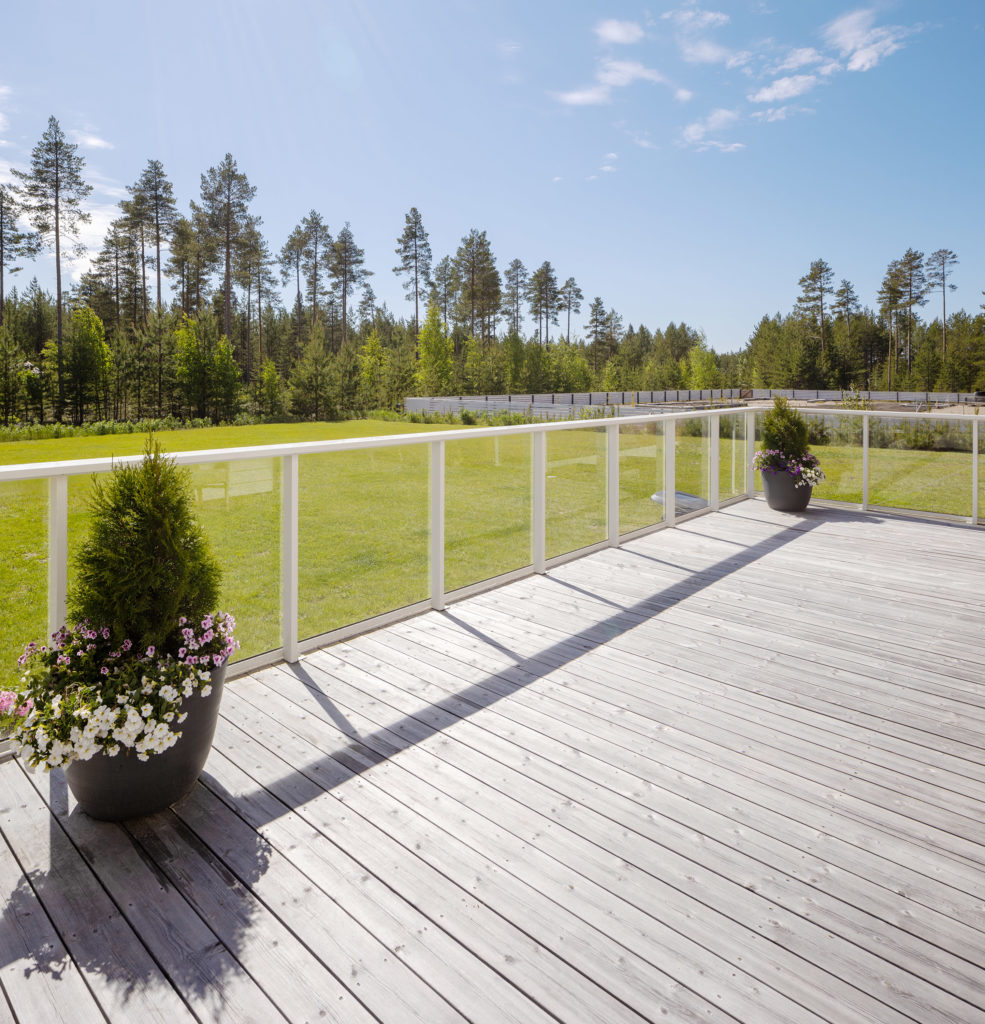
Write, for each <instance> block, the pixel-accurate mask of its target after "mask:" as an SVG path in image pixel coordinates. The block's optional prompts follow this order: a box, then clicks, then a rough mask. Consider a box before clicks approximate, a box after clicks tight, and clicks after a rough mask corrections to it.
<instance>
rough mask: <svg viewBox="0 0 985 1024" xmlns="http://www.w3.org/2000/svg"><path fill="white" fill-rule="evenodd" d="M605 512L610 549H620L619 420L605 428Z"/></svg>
mask: <svg viewBox="0 0 985 1024" xmlns="http://www.w3.org/2000/svg"><path fill="white" fill-rule="evenodd" d="M605 442H606V444H605V478H606V499H605V512H606V523H607V525H608V535H609V547H610V548H617V547H619V420H618V419H614V420H613V421H612V422H611V423H607V424H606V427H605Z"/></svg>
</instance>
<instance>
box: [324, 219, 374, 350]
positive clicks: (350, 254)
mask: <svg viewBox="0 0 985 1024" xmlns="http://www.w3.org/2000/svg"><path fill="white" fill-rule="evenodd" d="M364 262H365V253H364V252H363V250H362V249H360V248H359V246H358V245H356V240H355V239H354V238H353V237H352V229H351V228H350V227H349V222H348V221H346V222H345V227H344V228H343V229H342V230H341V231H340V232H339V235H338V238H336V239H335V243H334V244H333V246H332V261H331V265H330V267H329V273H330V274H331V275H332V280H333V281H335V286H336V289H337V291H338V293H339V295H340V297H341V300H342V345H343V346H344V345H345V342H346V337H347V334H348V328H349V325H348V305H347V303H348V300H349V296H350V295H351V294H352V292H353V289H355V288H356V287H358V286H361V285H362V283H363V281H364V280H365V279H366V278H367V277H370V276H372V273H373V272H372V271H371V270H366V269H364V267H363V263H364Z"/></svg>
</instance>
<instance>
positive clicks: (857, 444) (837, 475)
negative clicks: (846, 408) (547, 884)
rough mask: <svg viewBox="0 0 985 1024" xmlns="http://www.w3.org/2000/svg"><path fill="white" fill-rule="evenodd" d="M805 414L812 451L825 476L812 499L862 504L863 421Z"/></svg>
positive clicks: (831, 414)
mask: <svg viewBox="0 0 985 1024" xmlns="http://www.w3.org/2000/svg"><path fill="white" fill-rule="evenodd" d="M803 411H804V417H805V419H806V420H807V440H808V443H809V445H810V450H811V451H812V452H813V453H814V454H815V455H816V456H817V458H818V461H819V462H820V463H821V470H822V472H823V473H824V480H822V481H821V483H820V484H819V485H818V486H817V487H815V488H814V492H813V496H814V497H815V498H826V499H827V500H829V501H850V502H855V503H861V501H862V429H863V427H862V417H861V416H840V415H838V414H837V413H836V412H823V413H812V412H808V411H807V410H803Z"/></svg>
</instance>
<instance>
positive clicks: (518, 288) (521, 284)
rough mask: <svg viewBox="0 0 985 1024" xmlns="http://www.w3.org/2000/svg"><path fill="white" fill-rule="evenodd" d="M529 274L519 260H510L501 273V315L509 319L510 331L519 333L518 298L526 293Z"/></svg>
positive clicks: (520, 318)
mask: <svg viewBox="0 0 985 1024" xmlns="http://www.w3.org/2000/svg"><path fill="white" fill-rule="evenodd" d="M529 277H530V275H529V274H528V273H527V268H526V267H525V266H524V265H523V263H522V262H521V261H520V260H510V263H509V266H508V267H507V268H506V271H505V273H504V274H503V285H504V288H503V315H504V316H505V317H506V318H507V319H508V320H509V324H510V331H511V332H512V333H513V334H516V335H519V334H520V322H521V320H522V317H521V315H520V300H521V299H522V298H523V297H524V296H525V295H526V293H527V281H528V280H529Z"/></svg>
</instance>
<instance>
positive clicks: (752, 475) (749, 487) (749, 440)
mask: <svg viewBox="0 0 985 1024" xmlns="http://www.w3.org/2000/svg"><path fill="white" fill-rule="evenodd" d="M755 454H756V410H755V409H746V494H747V495H748V496H749V497H750V498H755V497H756V470H755V469H753V465H752V459H753V456H754V455H755Z"/></svg>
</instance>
